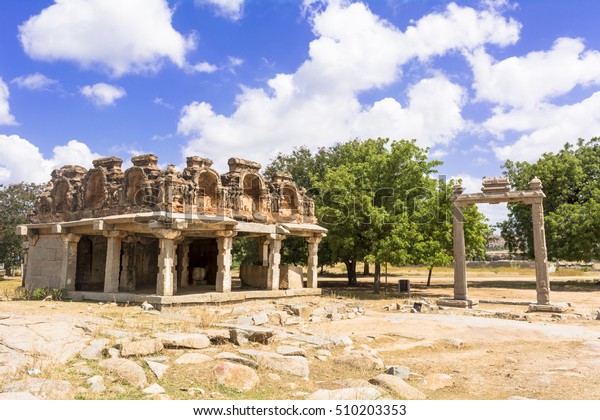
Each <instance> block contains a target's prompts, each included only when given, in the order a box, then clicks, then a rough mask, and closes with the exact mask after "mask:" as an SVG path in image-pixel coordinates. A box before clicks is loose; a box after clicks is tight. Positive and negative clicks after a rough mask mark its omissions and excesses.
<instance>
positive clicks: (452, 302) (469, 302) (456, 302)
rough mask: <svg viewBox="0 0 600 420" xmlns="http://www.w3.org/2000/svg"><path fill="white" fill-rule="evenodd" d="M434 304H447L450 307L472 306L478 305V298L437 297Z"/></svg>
mask: <svg viewBox="0 0 600 420" xmlns="http://www.w3.org/2000/svg"><path fill="white" fill-rule="evenodd" d="M436 304H437V305H438V306H448V307H451V308H473V307H474V306H477V305H479V300H477V299H466V300H461V299H438V300H437V302H436Z"/></svg>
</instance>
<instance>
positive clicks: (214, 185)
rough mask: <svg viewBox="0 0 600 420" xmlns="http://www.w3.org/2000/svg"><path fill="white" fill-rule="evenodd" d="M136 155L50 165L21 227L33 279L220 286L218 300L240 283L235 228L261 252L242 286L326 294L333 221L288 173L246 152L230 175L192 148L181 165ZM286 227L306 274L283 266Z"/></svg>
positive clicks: (134, 295) (104, 287) (93, 288)
mask: <svg viewBox="0 0 600 420" xmlns="http://www.w3.org/2000/svg"><path fill="white" fill-rule="evenodd" d="M131 161H132V163H133V166H132V167H130V168H129V169H127V170H125V171H123V170H122V169H121V165H122V163H123V161H122V160H121V159H119V158H117V157H106V158H101V159H97V160H94V161H93V165H94V168H93V169H89V170H88V169H85V168H83V167H81V166H74V165H69V166H63V167H62V168H60V169H56V170H54V171H53V172H52V179H51V181H50V182H49V183H48V187H47V189H46V191H45V192H44V193H42V194H41V195H40V196H39V197H37V202H36V207H35V211H34V213H33V214H32V215H31V216H30V223H29V224H27V225H22V226H19V227H18V228H17V232H18V234H20V235H24V236H27V241H26V242H25V245H24V246H25V249H26V257H25V272H24V284H25V287H27V288H36V287H55V288H64V289H67V290H69V291H70V292H71V294H72V295H73V296H74V297H78V296H79V297H81V298H84V297H85V298H90V299H106V298H110V299H111V300H113V299H114V300H117V301H119V300H121V301H140V300H148V301H149V302H151V301H152V299H151V298H154V300H153V301H152V302H154V303H158V304H161V303H167V304H168V303H177V302H179V300H177V297H178V296H181V295H188V299H189V295H191V294H193V293H196V294H198V293H201V292H204V294H206V293H208V292H213V293H212V294H210V293H209V294H210V295H211V296H209V297H208V298H207V297H204V298H203V299H204V301H207V300H208V301H210V300H211V299H212V300H213V301H215V300H218V299H219V298H218V297H215V296H216V295H217V293H214V292H220V293H219V294H220V295H221V296H222V294H223V293H225V292H231V291H232V278H231V262H232V258H231V252H232V245H233V241H234V239H235V238H239V237H253V238H256V240H257V241H258V250H259V252H258V254H259V255H258V260H257V261H256V263H255V264H254V265H249V266H242V267H241V269H240V280H241V282H242V285H243V286H245V287H244V290H246V291H249V290H252V289H254V290H256V289H262V292H263V293H262V295H264V296H271V295H273V294H271V295H269V294H268V293H266V294H265V292H264V291H265V290H267V291H272V292H276V291H280V292H279V293H284V294H285V295H294V294H317V293H320V291H319V289H317V250H318V244H319V242H320V240H321V238H322V237H323V236H325V233H326V232H327V231H326V229H324V228H322V227H320V226H318V225H317V219H316V217H315V205H314V201H313V199H312V198H310V197H309V196H308V195H307V194H306V192H305V191H304V190H303V189H302V188H299V187H298V186H296V184H295V183H294V182H293V180H292V178H291V175H290V174H288V173H285V172H278V173H276V174H275V175H274V176H273V179H272V180H271V181H267V180H266V179H265V178H264V177H263V176H262V175H261V174H260V173H259V169H260V164H258V163H255V162H250V161H247V160H243V159H238V158H231V159H229V162H228V163H229V172H227V173H226V174H223V175H219V174H218V173H217V172H216V171H215V170H214V169H212V168H211V165H212V161H211V160H209V159H205V158H201V157H198V156H191V157H188V158H187V167H186V168H185V169H184V170H183V171H182V172H181V173H180V172H178V171H177V170H176V169H175V166H173V165H169V166H168V167H167V169H166V170H162V169H160V168H159V167H158V166H157V161H158V159H157V157H156V156H154V155H152V154H147V155H141V156H135V157H133V158H132V159H131ZM290 236H296V237H303V238H305V239H306V242H307V246H308V255H309V257H308V261H307V269H306V273H304V272H303V270H302V268H301V267H291V266H289V267H288V266H284V265H280V248H281V244H282V241H283V240H284V239H285V238H286V237H290ZM304 280H305V281H306V287H305V288H304V287H303V282H304ZM283 289H285V290H283ZM256 291H257V292H258V293H259V294H260V292H261V291H260V290H256ZM247 293H250V292H247ZM262 295H261V296H262ZM275 295H277V294H275ZM275 295H274V296H275ZM140 296H141V297H140ZM257 296H258V295H257ZM169 297H172V298H171V299H170V300H169ZM238 298H239V297H238ZM221 299H222V297H221ZM242 299H243V297H242ZM182 302H183V300H182Z"/></svg>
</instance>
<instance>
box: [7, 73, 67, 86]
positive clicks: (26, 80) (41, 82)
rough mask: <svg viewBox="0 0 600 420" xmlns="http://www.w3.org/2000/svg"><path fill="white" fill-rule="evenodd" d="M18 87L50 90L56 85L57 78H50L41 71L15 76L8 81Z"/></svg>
mask: <svg viewBox="0 0 600 420" xmlns="http://www.w3.org/2000/svg"><path fill="white" fill-rule="evenodd" d="M10 82H11V83H14V84H16V85H17V86H19V87H20V88H24V89H29V90H50V89H52V88H55V87H56V86H58V80H54V79H50V78H49V77H46V76H45V75H43V74H42V73H33V74H27V75H25V76H19V77H15V78H14V79H12V80H11V81H10Z"/></svg>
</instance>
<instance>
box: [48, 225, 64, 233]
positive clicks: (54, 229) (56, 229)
mask: <svg viewBox="0 0 600 420" xmlns="http://www.w3.org/2000/svg"><path fill="white" fill-rule="evenodd" d="M50 232H51V233H63V229H62V226H61V225H60V224H59V223H56V224H54V225H52V226H50Z"/></svg>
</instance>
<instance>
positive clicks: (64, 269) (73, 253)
mask: <svg viewBox="0 0 600 420" xmlns="http://www.w3.org/2000/svg"><path fill="white" fill-rule="evenodd" d="M61 237H62V240H63V244H64V249H63V256H64V258H63V260H62V265H61V288H64V289H67V290H75V275H76V272H77V243H78V242H79V239H81V236H80V235H75V234H72V233H69V234H64V235H61Z"/></svg>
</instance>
